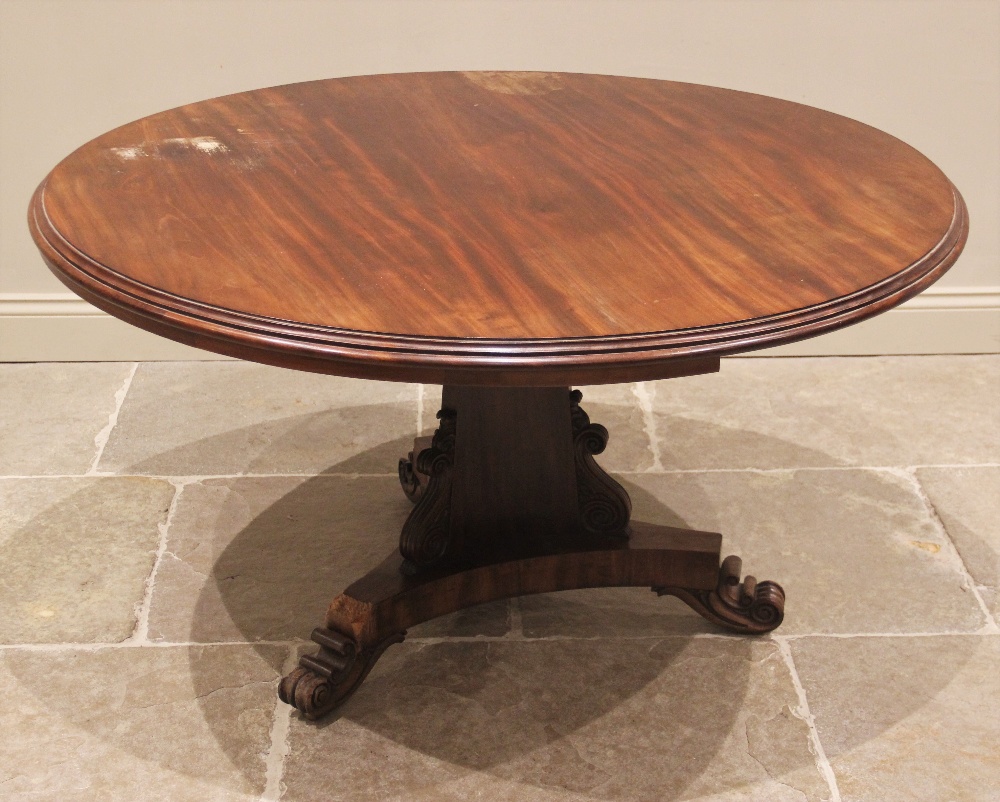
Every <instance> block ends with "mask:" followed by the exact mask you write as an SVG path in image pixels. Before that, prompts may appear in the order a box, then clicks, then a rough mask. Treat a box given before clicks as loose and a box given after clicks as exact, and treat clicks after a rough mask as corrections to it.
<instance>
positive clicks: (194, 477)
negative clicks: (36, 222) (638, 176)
mask: <svg viewBox="0 0 1000 802" xmlns="http://www.w3.org/2000/svg"><path fill="white" fill-rule="evenodd" d="M924 468H935V469H937V468H955V469H959V468H1000V463H996V462H970V463H961V464H926V465H910V466H906V467H900V466H898V465H809V466H807V465H800V466H789V467H782V468H664V469H663V470H658V471H654V470H652V469H649V470H634V471H626V470H617V471H611V473H612V474H614V475H616V476H644V475H647V474H656V475H670V474H688V473H758V474H769V473H793V472H795V471H883V472H890V473H891V472H899V471H904V472H905V471H908V470H921V469H924ZM94 475H96V476H100V477H102V478H115V479H163V480H165V481H168V482H170V481H177V482H185V483H190V482H201V481H205V480H208V479H280V478H282V477H306V478H321V477H330V478H336V479H384V478H386V477H389V478H394V477H395V476H396V474H395V473H392V472H386V473H338V472H331V473H316V472H315V471H303V472H286V473H203V474H190V475H180V474H158V473H99V474H90V473H36V474H0V479H84V478H86V477H88V476H94Z"/></svg>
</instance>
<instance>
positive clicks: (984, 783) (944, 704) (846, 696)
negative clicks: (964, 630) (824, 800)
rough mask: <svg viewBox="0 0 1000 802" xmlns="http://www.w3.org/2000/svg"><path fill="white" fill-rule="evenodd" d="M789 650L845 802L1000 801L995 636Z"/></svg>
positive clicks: (834, 643) (798, 645)
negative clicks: (875, 801) (999, 799)
mask: <svg viewBox="0 0 1000 802" xmlns="http://www.w3.org/2000/svg"><path fill="white" fill-rule="evenodd" d="M791 646H792V655H793V658H794V660H795V666H796V669H797V671H798V674H799V677H800V679H801V681H802V685H803V687H804V688H805V690H806V695H807V698H808V699H809V709H810V711H811V712H812V714H813V715H814V716H815V718H816V727H817V729H818V731H819V737H820V741H821V743H822V744H823V749H824V751H825V752H826V755H827V758H828V759H829V760H830V764H831V765H832V766H833V770H834V773H835V774H836V777H837V785H838V787H839V789H840V794H841V798H842V799H843V801H844V802H872V800H878V802H943V801H944V800H948V801H949V802H995V800H996V799H998V798H1000V796H998V794H1000V749H998V744H1000V671H998V670H997V665H1000V637H997V636H996V635H992V636H974V635H961V636H941V637H930V638H877V637H876V638H846V639H843V638H838V639H832V638H804V639H801V640H794V641H792V642H791Z"/></svg>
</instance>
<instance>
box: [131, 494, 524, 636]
mask: <svg viewBox="0 0 1000 802" xmlns="http://www.w3.org/2000/svg"><path fill="white" fill-rule="evenodd" d="M410 509H412V505H411V504H410V502H409V501H408V500H407V499H406V498H405V497H404V496H403V493H402V491H401V490H400V487H399V482H398V481H397V480H396V479H395V478H394V477H357V478H350V477H340V476H317V477H311V478H302V477H250V478H237V479H209V480H205V481H202V482H199V483H192V484H189V485H186V486H185V487H184V490H183V491H182V493H181V495H180V498H179V499H178V503H177V507H176V511H175V514H174V516H173V519H172V521H171V526H170V530H169V532H168V539H167V549H166V553H165V554H164V556H163V559H162V560H161V563H160V566H159V569H158V571H157V576H156V583H155V587H154V590H153V597H152V603H151V607H150V616H149V636H150V638H151V639H153V640H166V641H175V642H177V641H180V642H186V641H196V642H213V641H233V640H239V641H257V640H286V639H292V638H308V637H309V633H310V632H312V630H313V628H314V627H317V626H320V625H321V624H322V623H323V616H324V614H325V612H326V608H327V606H328V605H329V603H330V600H331V599H332V598H333V597H334V596H335V595H336V594H337V593H340V592H341V591H342V590H344V589H345V588H346V587H347V586H348V585H350V584H351V583H352V582H354V581H355V580H356V579H359V578H360V577H361V576H362V575H363V574H365V573H366V572H367V571H368V570H370V569H371V568H374V567H375V566H376V565H378V564H379V563H380V562H382V560H383V559H385V558H386V557H387V556H388V555H389V554H391V553H393V552H394V551H395V550H396V549H398V547H399V531H400V528H401V527H402V525H403V522H404V521H405V519H406V516H407V514H408V513H409V511H410ZM508 629H509V622H508V614H507V603H506V602H500V603H498V604H494V605H483V606H481V607H479V608H473V609H471V610H468V611H463V612H460V613H457V614H455V615H454V616H449V617H447V618H443V619H438V620H436V621H432V622H428V623H427V624H424V625H421V626H418V627H414V628H412V629H411V630H410V636H411V637H421V636H422V637H429V636H439V635H446V634H467V635H477V634H482V635H502V634H504V633H505V632H507V630H508Z"/></svg>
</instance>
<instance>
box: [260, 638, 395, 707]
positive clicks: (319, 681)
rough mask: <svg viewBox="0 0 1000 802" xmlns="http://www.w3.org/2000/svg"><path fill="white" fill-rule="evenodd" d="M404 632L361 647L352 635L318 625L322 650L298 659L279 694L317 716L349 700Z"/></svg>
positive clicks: (280, 687) (293, 704) (281, 685)
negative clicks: (350, 636)
mask: <svg viewBox="0 0 1000 802" xmlns="http://www.w3.org/2000/svg"><path fill="white" fill-rule="evenodd" d="M405 634H406V633H403V632H400V633H396V634H393V635H391V636H390V637H388V638H385V639H384V640H382V641H380V642H379V643H378V644H376V645H375V646H374V647H371V648H369V649H359V648H358V647H357V644H356V643H355V642H354V641H353V640H352V639H351V638H349V637H347V636H345V635H341V634H340V633H339V632H334V631H333V630H330V629H325V628H323V627H318V628H316V629H314V630H313V633H312V640H313V641H314V642H315V643H318V644H319V646H320V650H319V652H318V653H317V654H315V655H309V654H307V655H303V656H302V657H301V658H300V659H299V665H298V666H297V667H296V668H295V669H293V670H292V671H291V672H290V673H289V674H288V675H287V676H286V677H283V678H282V680H281V683H280V684H279V685H278V696H279V698H280V699H281V701H282V702H284V703H285V704H288V705H291V706H292V707H294V708H295V709H296V710H298V711H299V712H300V713H302V715H303V716H305V717H306V718H307V719H317V718H319V717H320V716H323V715H325V714H326V713H329V712H330V711H331V710H333V709H334V708H335V707H337V706H339V705H341V704H343V703H344V702H345V701H347V699H348V697H350V695H351V694H352V693H354V691H356V690H357V688H358V686H359V685H361V682H362V681H363V680H364V678H365V677H366V676H367V675H368V672H369V671H371V668H372V666H373V665H375V661H376V660H378V659H379V657H381V656H382V652H384V651H385V650H386V648H388V647H389V646H390V645H392V644H393V643H398V642H399V641H401V640H403V637H404V635H405Z"/></svg>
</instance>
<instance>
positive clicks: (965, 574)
mask: <svg viewBox="0 0 1000 802" xmlns="http://www.w3.org/2000/svg"><path fill="white" fill-rule="evenodd" d="M898 474H899V475H900V476H903V477H905V478H906V479H907V480H908V481H910V482H911V483H912V484H913V489H914V492H916V494H917V496H918V497H919V498H920V500H921V502H923V505H924V507H925V508H926V509H927V514H928V515H929V516H930V518H931V520H932V521H933V522H934V525H935V526H936V527H937V529H938V531H939V532H940V534H941V537H942V538H943V539H944V542H945V547H944V551H945V553H946V555H947V557H948V561H949V562H951V563H952V565H953V567H954V568H955V570H957V571H958V573H959V574H960V575H961V577H962V585H963V587H965V588H966V589H968V590H969V592H970V593H972V595H973V597H974V598H975V599H976V602H978V604H979V609H980V610H981V611H982V614H983V618H985V619H986V624H985V626H984V627H983V628H982V629H981V630H980V632H981V633H983V634H996V633H998V632H1000V627H998V626H997V622H996V621H995V620H994V618H993V614H992V613H991V612H990V608H989V606H987V604H986V600H985V599H983V595H982V594H981V593H980V592H979V586H978V585H977V584H976V580H975V579H974V578H973V576H972V574H971V573H970V572H969V567H968V566H967V565H966V564H965V560H964V559H962V554H961V552H959V550H958V546H956V545H955V541H954V540H952V539H951V535H950V534H949V533H948V527H946V526H945V525H944V521H943V520H941V516H940V515H938V511H937V508H936V507H935V506H934V502H933V501H931V497H930V496H929V495H927V491H926V490H925V489H924V486H923V485H922V484H921V483H920V478H919V477H918V476H917V469H916V468H907V469H900V470H899V471H898Z"/></svg>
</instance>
